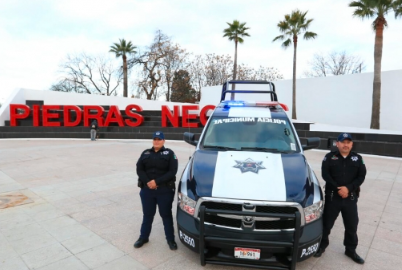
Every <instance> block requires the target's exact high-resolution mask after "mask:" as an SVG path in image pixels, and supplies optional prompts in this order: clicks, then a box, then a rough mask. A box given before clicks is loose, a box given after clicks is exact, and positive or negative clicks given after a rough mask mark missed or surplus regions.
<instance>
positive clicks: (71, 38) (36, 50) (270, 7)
mask: <svg viewBox="0 0 402 270" xmlns="http://www.w3.org/2000/svg"><path fill="white" fill-rule="evenodd" d="M350 2H351V1H348V0H281V1H274V0H247V1H244V0H243V1H239V0H231V1H228V0H219V1H218V0H213V1H212V0H202V1H200V0H199V1H196V0H169V1H167V0H164V1H163V0H113V1H105V0H57V1H54V0H35V1H26V0H1V1H0V87H1V88H0V102H2V101H4V99H5V98H7V97H8V96H9V95H10V93H11V92H12V91H13V90H14V89H16V88H29V89H38V90H47V89H49V88H50V86H51V85H52V84H54V83H56V82H57V81H58V80H59V79H60V78H61V73H60V68H59V66H60V64H61V63H62V62H63V60H64V59H65V58H66V56H67V54H78V53H81V52H85V53H90V54H108V51H109V49H110V46H111V45H112V44H113V43H114V42H118V40H119V39H121V38H124V39H126V40H129V41H131V42H132V43H133V44H134V45H135V46H137V47H139V48H144V47H145V46H147V45H149V44H150V43H151V41H152V40H153V37H154V33H155V31H157V30H161V31H162V32H163V33H165V34H166V35H168V36H170V37H171V38H172V40H173V41H174V42H176V43H178V44H180V45H181V47H183V48H185V49H187V51H189V52H192V53H194V54H207V53H215V54H229V55H231V56H233V54H234V43H233V42H230V41H229V40H227V38H224V37H222V36H223V29H224V28H226V27H227V24H226V23H227V22H233V20H239V21H240V22H246V26H248V27H250V30H248V33H249V34H250V37H246V38H245V41H244V43H243V44H241V45H240V46H239V48H238V63H243V64H246V65H248V66H250V67H254V68H258V67H259V66H266V67H274V68H277V69H278V70H279V72H280V73H282V74H283V75H284V79H291V78H292V65H293V48H288V49H286V50H285V49H283V48H282V47H281V42H272V40H273V39H274V38H275V37H276V36H278V35H280V32H279V30H278V28H277V24H278V22H279V21H281V20H283V18H284V15H285V14H289V13H291V12H292V11H293V10H295V9H300V10H301V11H308V13H307V18H312V19H314V20H313V22H312V23H311V25H310V28H309V31H312V32H315V33H317V34H318V36H317V38H316V39H315V40H308V41H307V40H303V39H299V42H298V50H297V78H302V73H303V72H304V71H307V70H308V69H309V65H308V62H309V61H311V59H312V57H313V55H314V54H315V53H329V52H332V51H346V52H347V53H350V54H353V55H356V56H359V57H361V58H362V59H363V60H364V61H365V64H366V69H365V70H364V71H365V72H372V71H373V68H374V59H373V54H374V31H373V30H372V28H371V23H372V21H373V19H365V20H361V19H360V18H355V17H353V16H352V13H353V8H350V7H348V4H349V3H350ZM386 19H387V20H388V25H389V26H388V28H386V29H385V31H384V47H383V58H382V70H383V71H387V70H396V69H402V49H400V48H401V45H400V44H401V41H402V35H401V33H402V18H400V19H398V20H395V18H394V13H393V12H391V13H390V14H388V15H387V17H386ZM116 61H117V60H116ZM129 79H130V78H129ZM120 94H122V91H120Z"/></svg>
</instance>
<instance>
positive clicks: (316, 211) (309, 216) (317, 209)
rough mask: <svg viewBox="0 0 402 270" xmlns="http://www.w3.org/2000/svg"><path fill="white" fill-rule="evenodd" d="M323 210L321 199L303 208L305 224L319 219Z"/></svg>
mask: <svg viewBox="0 0 402 270" xmlns="http://www.w3.org/2000/svg"><path fill="white" fill-rule="evenodd" d="M323 210H324V203H323V201H319V202H316V203H314V204H312V205H310V206H308V207H306V208H304V217H305V219H306V224H307V223H310V222H312V221H314V220H317V219H319V218H320V217H321V216H322V212H323Z"/></svg>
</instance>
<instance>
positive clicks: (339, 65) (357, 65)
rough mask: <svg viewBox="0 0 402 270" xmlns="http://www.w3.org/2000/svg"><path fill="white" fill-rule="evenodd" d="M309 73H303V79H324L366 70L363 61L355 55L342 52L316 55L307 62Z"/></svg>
mask: <svg viewBox="0 0 402 270" xmlns="http://www.w3.org/2000/svg"><path fill="white" fill-rule="evenodd" d="M309 65H310V67H311V70H310V71H305V72H304V73H303V75H304V76H305V77H326V76H332V75H333V76H337V75H345V74H354V73H361V72H362V70H364V69H365V68H366V66H365V64H364V61H363V60H362V59H361V58H360V57H358V56H355V55H351V54H348V53H346V52H345V51H343V52H335V51H333V52H331V53H328V54H323V53H316V54H314V57H313V60H312V61H311V62H309Z"/></svg>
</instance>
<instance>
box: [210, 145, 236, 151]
mask: <svg viewBox="0 0 402 270" xmlns="http://www.w3.org/2000/svg"><path fill="white" fill-rule="evenodd" d="M203 147H204V148H217V149H222V150H226V151H227V150H236V151H238V150H239V149H238V148H234V147H227V146H221V145H204V146H203Z"/></svg>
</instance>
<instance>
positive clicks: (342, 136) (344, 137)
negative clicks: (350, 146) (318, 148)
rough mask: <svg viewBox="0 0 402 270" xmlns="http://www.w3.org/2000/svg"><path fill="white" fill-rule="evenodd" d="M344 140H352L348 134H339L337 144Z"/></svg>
mask: <svg viewBox="0 0 402 270" xmlns="http://www.w3.org/2000/svg"><path fill="white" fill-rule="evenodd" d="M344 140H351V141H353V140H352V135H350V133H341V134H339V136H338V140H337V141H338V142H343V141H344Z"/></svg>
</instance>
